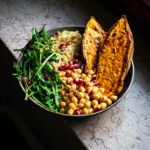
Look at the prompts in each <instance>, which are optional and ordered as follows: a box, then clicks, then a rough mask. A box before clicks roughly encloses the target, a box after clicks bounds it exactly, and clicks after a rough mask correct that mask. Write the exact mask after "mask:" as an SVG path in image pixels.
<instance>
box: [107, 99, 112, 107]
mask: <svg viewBox="0 0 150 150" xmlns="http://www.w3.org/2000/svg"><path fill="white" fill-rule="evenodd" d="M111 104H112V100H111V99H109V98H108V99H107V105H108V106H110V105H111Z"/></svg>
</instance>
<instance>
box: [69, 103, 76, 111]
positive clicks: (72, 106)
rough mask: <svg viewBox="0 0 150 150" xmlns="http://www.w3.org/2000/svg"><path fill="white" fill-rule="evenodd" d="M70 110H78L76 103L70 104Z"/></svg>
mask: <svg viewBox="0 0 150 150" xmlns="http://www.w3.org/2000/svg"><path fill="white" fill-rule="evenodd" d="M68 108H70V109H73V110H74V109H75V108H76V106H75V104H74V103H69V104H68Z"/></svg>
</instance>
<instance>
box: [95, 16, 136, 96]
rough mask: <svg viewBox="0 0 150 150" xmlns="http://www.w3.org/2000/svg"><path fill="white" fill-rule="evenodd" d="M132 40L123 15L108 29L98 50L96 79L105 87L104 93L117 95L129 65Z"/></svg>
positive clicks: (132, 45) (132, 47) (132, 48)
mask: <svg viewBox="0 0 150 150" xmlns="http://www.w3.org/2000/svg"><path fill="white" fill-rule="evenodd" d="M133 52H134V40H133V35H132V32H131V29H130V27H129V24H128V22H127V19H126V17H125V16H122V18H121V19H120V20H118V21H117V22H116V23H115V24H114V25H113V26H112V27H111V28H110V30H109V31H108V33H107V36H106V39H105V41H104V43H103V45H102V47H101V49H100V52H99V60H98V66H97V77H96V80H97V81H98V82H99V85H100V87H103V88H104V89H105V95H107V96H110V95H118V94H119V93H120V92H121V91H122V89H123V85H124V79H125V77H126V75H127V73H128V71H129V68H130V66H131V61H132V57H133Z"/></svg>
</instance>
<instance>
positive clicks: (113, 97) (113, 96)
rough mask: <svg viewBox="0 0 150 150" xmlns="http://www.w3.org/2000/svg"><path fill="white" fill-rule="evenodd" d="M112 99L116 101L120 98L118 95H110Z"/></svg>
mask: <svg viewBox="0 0 150 150" xmlns="http://www.w3.org/2000/svg"><path fill="white" fill-rule="evenodd" d="M110 99H111V100H112V101H116V100H117V99H118V96H116V95H112V96H110Z"/></svg>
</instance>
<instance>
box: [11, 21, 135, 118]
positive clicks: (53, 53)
mask: <svg viewBox="0 0 150 150" xmlns="http://www.w3.org/2000/svg"><path fill="white" fill-rule="evenodd" d="M91 19H94V18H91ZM91 21H92V23H93V20H90V21H89V22H90V23H91ZM94 21H95V20H94ZM94 24H95V22H94ZM90 25H91V24H90ZM87 26H88V25H87ZM91 27H92V25H91ZM100 28H101V27H100ZM93 30H95V31H96V32H99V31H98V27H96V28H95V29H92V30H91V29H87V27H81V26H71V27H60V28H55V29H51V30H49V31H47V32H46V31H45V26H44V28H43V29H42V31H41V32H37V30H36V29H35V28H33V30H32V31H33V38H32V40H30V42H29V43H28V44H27V45H26V46H25V48H23V49H21V51H22V52H21V54H20V56H19V59H18V63H17V64H15V65H14V66H15V68H16V71H17V74H15V75H17V77H18V79H19V83H20V86H21V88H22V90H23V91H24V92H25V100H27V99H30V100H31V101H32V102H34V103H35V104H36V105H38V106H40V107H41V108H42V109H44V110H46V111H48V112H51V113H53V114H56V115H61V116H66V117H87V116H92V115H96V114H99V113H102V112H104V111H106V110H108V109H110V108H111V107H113V106H114V105H116V104H117V103H118V102H120V101H121V100H122V99H123V98H124V96H125V95H126V94H127V92H128V90H129V89H130V87H131V84H132V82H133V78H134V64H133V61H132V56H133V54H132V56H130V60H127V59H124V63H126V62H125V61H128V64H129V66H126V73H125V75H124V72H123V73H122V74H121V76H124V77H121V78H120V79H118V80H119V82H118V84H119V85H117V87H116V88H115V89H112V88H110V86H108V88H107V86H105V84H103V83H102V81H101V78H102V80H103V81H104V82H105V78H104V77H103V76H101V71H100V72H98V69H99V66H100V68H103V66H101V64H100V63H99V62H100V61H101V60H102V58H101V56H100V55H101V52H100V51H101V50H99V49H103V50H104V48H103V45H106V44H105V41H108V38H107V37H108V35H107V33H105V34H106V36H107V37H104V39H103V41H101V42H102V43H103V44H102V43H100V39H102V38H100V37H99V36H102V35H99V34H97V33H95V32H94V31H93ZM108 32H109V33H110V32H111V31H108ZM123 34H124V33H123ZM82 36H83V38H82ZM89 36H91V39H89V38H90V37H89ZM92 40H93V41H94V42H93V41H92ZM98 42H99V43H98ZM33 43H34V44H33ZM84 43H85V44H84ZM93 43H94V45H93V47H91V44H93ZM89 44H90V47H89ZM105 47H106V46H105ZM113 48H114V47H113ZM91 49H92V50H93V51H92V53H90V50H91ZM27 51H28V52H27ZM34 51H38V53H35V52H34ZM98 51H99V53H98ZM110 53H111V52H110ZM93 57H94V59H93ZM99 58H101V59H100V60H99ZM120 61H121V60H120ZM129 61H131V63H130V62H129ZM110 63H111V62H110ZM113 63H114V62H113ZM25 64H26V65H25ZM97 64H98V65H97ZM114 65H115V64H114ZM27 66H28V67H27ZM124 66H125V65H124ZM124 66H123V67H122V68H125V67H124ZM105 73H106V72H105ZM107 74H108V75H109V72H108V73H107ZM116 74H117V73H116ZM99 76H100V77H99ZM118 76H119V75H118ZM116 79H117V76H116ZM114 82H116V81H114ZM107 89H109V90H107ZM118 89H119V90H118Z"/></svg>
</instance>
